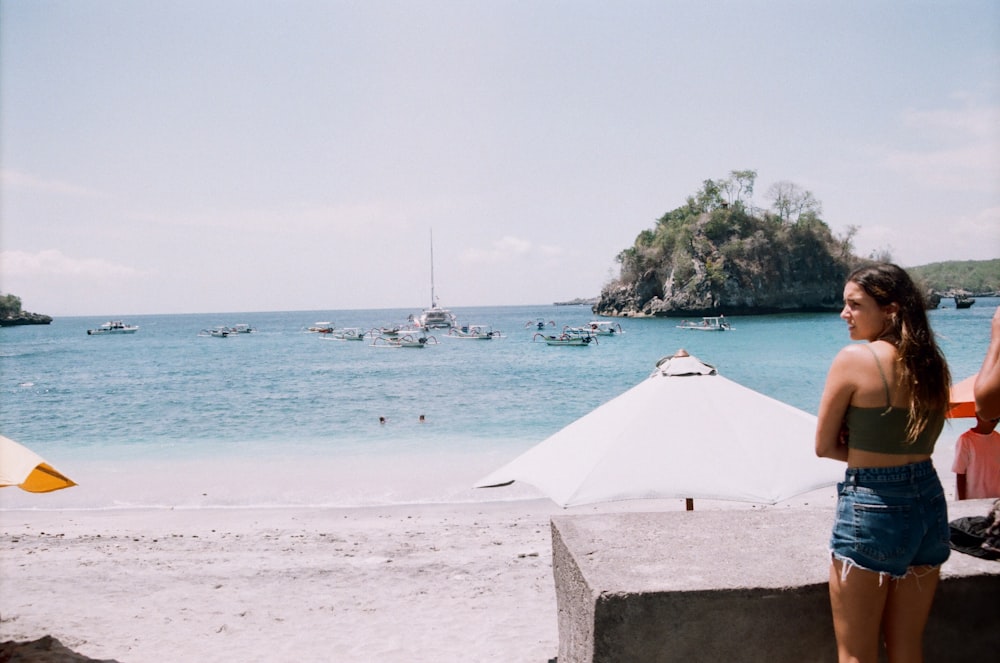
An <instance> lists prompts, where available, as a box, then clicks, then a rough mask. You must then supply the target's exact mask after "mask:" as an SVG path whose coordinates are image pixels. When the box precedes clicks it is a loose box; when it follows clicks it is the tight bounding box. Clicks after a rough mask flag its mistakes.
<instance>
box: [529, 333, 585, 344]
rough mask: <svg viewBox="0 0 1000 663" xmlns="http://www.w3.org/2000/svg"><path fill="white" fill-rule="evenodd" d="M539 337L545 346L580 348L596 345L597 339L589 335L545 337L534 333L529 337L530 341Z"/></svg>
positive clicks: (567, 334) (565, 334)
mask: <svg viewBox="0 0 1000 663" xmlns="http://www.w3.org/2000/svg"><path fill="white" fill-rule="evenodd" d="M539 337H541V339H542V340H543V341H545V344H546V345H571V346H577V347H582V346H586V345H590V344H591V343H594V344H595V345H596V344H597V337H596V336H591V335H590V334H570V333H563V334H559V335H558V336H553V335H546V334H542V333H540V332H539V333H536V334H535V335H534V336H532V337H531V340H532V341H535V340H537V339H538V338H539Z"/></svg>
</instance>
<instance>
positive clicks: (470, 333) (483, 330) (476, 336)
mask: <svg viewBox="0 0 1000 663" xmlns="http://www.w3.org/2000/svg"><path fill="white" fill-rule="evenodd" d="M445 338H464V339H472V340H477V341H490V340H493V339H494V338H506V337H505V336H504V334H503V332H501V331H493V328H492V327H490V326H488V325H462V326H461V327H452V328H451V329H449V330H448V335H447V336H445Z"/></svg>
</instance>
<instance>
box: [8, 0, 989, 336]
mask: <svg viewBox="0 0 1000 663" xmlns="http://www.w3.org/2000/svg"><path fill="white" fill-rule="evenodd" d="M744 169H752V170H755V171H757V180H756V188H755V193H754V196H753V199H752V201H751V202H752V204H754V205H755V206H759V207H762V208H766V207H768V206H769V205H770V202H769V201H768V200H767V197H766V193H767V190H768V189H769V188H770V186H771V185H772V184H774V183H775V182H779V181H790V182H793V183H795V184H797V185H798V186H800V187H801V188H803V189H806V190H808V191H810V192H812V193H813V195H814V196H815V197H816V198H817V199H818V200H819V201H820V202H821V203H822V209H823V212H822V215H821V216H822V218H823V219H824V220H825V221H826V223H827V224H828V225H829V226H830V227H831V229H832V230H833V232H834V233H835V234H837V235H843V234H844V233H846V232H848V229H849V228H851V227H857V228H858V230H857V233H856V235H855V238H854V244H855V249H856V252H857V253H858V254H860V255H869V254H871V253H872V252H881V251H889V252H890V254H891V255H892V257H893V259H894V260H895V261H896V262H898V263H899V264H901V265H903V266H916V265H922V264H926V263H930V262H937V261H943V260H985V259H991V258H997V257H1000V3H998V2H996V0H967V1H965V0H954V1H949V2H945V1H935V2H931V1H928V0H835V1H830V2H827V1H821V0H816V1H810V0H769V1H764V0H738V1H737V0H728V1H727V0H692V1H680V0H659V1H654V2H638V1H631V0H615V1H614V2H611V1H605V2H593V1H588V0H574V1H554V0H550V1H543V0H538V1H527V0H519V1H492V0H420V1H419V2H410V1H404V0H366V1H364V2H359V1H338V0H284V1H277V0H273V1H267V0H0V252H2V253H0V291H2V292H4V293H12V294H15V295H17V296H19V297H20V298H21V300H22V303H23V306H24V308H25V309H26V310H28V311H33V312H39V313H47V314H49V315H54V316H73V315H94V316H109V317H120V316H127V315H140V314H149V313H203V312H237V311H238V312H253V311H296V310H331V311H332V310H341V309H372V308H377V309H381V308H406V309H412V310H413V311H414V312H416V311H419V309H421V308H424V307H426V306H428V305H430V303H431V266H432V261H431V247H432V246H433V282H434V291H435V295H436V296H437V298H438V300H439V302H440V304H441V305H442V306H445V307H462V306H499V305H520V304H550V303H553V302H556V301H565V300H569V299H573V298H578V297H593V296H596V295H598V294H599V292H600V290H601V288H602V287H603V286H604V285H605V284H606V283H608V282H609V281H610V280H611V279H613V278H615V277H616V276H617V275H618V264H617V263H616V260H615V258H616V256H617V255H618V254H619V253H620V252H621V251H622V250H623V249H626V248H628V247H630V246H632V244H633V242H634V241H635V238H636V236H637V235H638V234H639V233H640V232H642V231H643V230H646V229H650V228H652V227H654V225H655V222H656V219H658V218H659V217H661V216H662V215H663V214H664V213H666V212H668V211H670V210H672V209H675V208H677V207H680V206H681V205H683V204H684V202H685V200H686V198H687V197H688V196H690V195H692V194H694V193H695V192H696V191H697V190H698V189H699V188H700V187H701V185H702V182H703V181H704V180H706V179H709V178H711V179H723V178H725V177H727V176H728V175H729V173H730V172H731V171H733V170H744ZM432 236H433V243H432V240H431V238H432Z"/></svg>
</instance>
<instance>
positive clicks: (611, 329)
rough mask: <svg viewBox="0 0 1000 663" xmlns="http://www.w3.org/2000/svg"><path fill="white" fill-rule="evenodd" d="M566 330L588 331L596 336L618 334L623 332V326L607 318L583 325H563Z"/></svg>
mask: <svg viewBox="0 0 1000 663" xmlns="http://www.w3.org/2000/svg"><path fill="white" fill-rule="evenodd" d="M563 331H565V332H575V333H582V332H586V333H589V334H593V335H594V336H616V335H618V334H623V333H624V332H623V331H622V326H621V325H620V324H618V323H617V322H609V321H607V320H593V321H591V322H588V323H587V324H586V325H585V326H583V327H569V326H567V327H563Z"/></svg>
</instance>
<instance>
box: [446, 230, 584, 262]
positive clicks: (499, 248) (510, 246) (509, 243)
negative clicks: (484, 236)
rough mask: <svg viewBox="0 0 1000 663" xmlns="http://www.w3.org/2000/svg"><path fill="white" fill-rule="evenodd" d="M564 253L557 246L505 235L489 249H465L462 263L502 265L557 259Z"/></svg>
mask: <svg viewBox="0 0 1000 663" xmlns="http://www.w3.org/2000/svg"><path fill="white" fill-rule="evenodd" d="M564 253H565V251H564V250H563V249H562V248H560V247H557V246H550V245H545V244H538V245H536V244H534V243H532V242H531V241H529V240H526V239H521V238H519V237H511V236H510V235H507V236H505V237H502V238H500V239H498V240H496V241H495V242H493V246H492V248H489V249H477V248H472V249H466V251H465V252H464V253H463V254H462V258H461V259H462V262H465V263H473V264H479V265H483V264H485V265H502V264H510V263H514V262H524V261H527V260H530V259H533V258H546V259H551V258H558V257H560V256H562V255H563V254H564Z"/></svg>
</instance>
